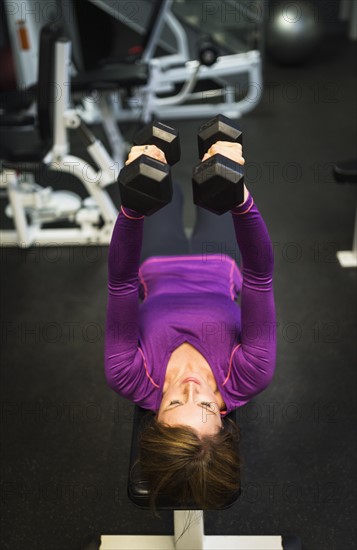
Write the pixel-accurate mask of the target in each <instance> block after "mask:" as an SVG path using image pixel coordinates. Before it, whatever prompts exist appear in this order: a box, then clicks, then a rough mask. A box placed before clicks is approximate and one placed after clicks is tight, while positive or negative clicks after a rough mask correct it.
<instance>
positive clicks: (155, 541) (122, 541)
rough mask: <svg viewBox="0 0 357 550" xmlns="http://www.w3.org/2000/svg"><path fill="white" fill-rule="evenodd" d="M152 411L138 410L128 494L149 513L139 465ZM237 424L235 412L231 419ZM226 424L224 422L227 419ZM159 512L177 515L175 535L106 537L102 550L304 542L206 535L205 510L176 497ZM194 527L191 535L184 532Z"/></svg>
mask: <svg viewBox="0 0 357 550" xmlns="http://www.w3.org/2000/svg"><path fill="white" fill-rule="evenodd" d="M148 413H149V411H147V410H145V409H142V408H141V407H138V406H137V405H136V406H135V409H134V418H133V431H132V439H131V450H130V461H129V475H128V485H127V494H128V497H129V499H130V500H131V501H132V502H133V503H134V504H135V505H136V506H137V507H139V508H141V509H142V510H149V509H150V506H149V499H150V490H149V487H148V483H147V481H146V480H145V477H144V476H143V474H142V471H141V469H140V464H139V463H138V462H137V459H138V456H139V440H140V433H141V431H142V430H143V428H144V427H145V423H146V422H147V419H148ZM228 417H229V418H231V419H232V420H234V421H236V415H235V411H233V412H231V413H230V414H229V415H227V418H228ZM223 422H224V419H223ZM239 496H240V490H239V491H238V492H237V493H236V494H235V495H231V496H230V497H229V499H227V503H226V505H225V506H224V507H223V508H220V509H221V510H222V509H223V510H225V509H227V508H230V507H231V506H232V505H233V504H234V503H235V502H236V501H237V499H238V498H239ZM156 507H157V510H159V511H160V510H162V511H168V510H172V511H173V513H174V534H173V535H118V536H117V535H102V536H101V546H100V550H119V549H120V550H233V549H234V550H282V549H284V550H301V545H300V541H299V540H298V539H297V538H296V537H294V536H284V537H282V536H280V535H279V536H275V535H270V536H243V535H234V536H226V535H210V536H206V535H205V534H204V522H203V518H204V516H203V514H204V512H203V510H199V509H197V506H195V504H194V503H192V502H187V503H184V504H180V503H178V502H176V501H175V497H174V495H159V497H158V499H157V503H156ZM187 523H190V525H189V528H188V529H187V531H185V532H184V533H183V535H182V536H181V534H182V532H183V531H184V529H185V528H186V526H187Z"/></svg>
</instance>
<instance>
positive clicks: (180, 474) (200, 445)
mask: <svg viewBox="0 0 357 550" xmlns="http://www.w3.org/2000/svg"><path fill="white" fill-rule="evenodd" d="M239 441H240V429H239V427H238V426H237V424H236V423H235V422H234V421H233V420H232V419H230V418H223V419H222V428H220V429H219V431H218V432H217V433H215V434H213V435H199V434H198V432H197V431H196V430H195V429H193V428H191V427H190V426H186V425H180V426H169V425H167V424H164V423H161V422H158V420H157V417H156V416H152V417H151V418H149V421H148V423H147V424H146V425H145V427H144V429H143V431H142V433H141V439H140V445H139V462H140V466H141V470H142V472H143V474H144V475H145V477H146V479H147V481H148V484H149V489H150V508H151V510H152V511H153V512H154V513H155V503H156V499H157V497H158V495H159V494H165V495H175V500H177V501H178V502H179V503H187V502H192V503H195V504H196V505H197V507H198V508H199V509H201V510H204V509H215V508H221V507H223V506H224V505H225V504H227V501H228V499H229V497H230V495H233V494H235V493H237V492H238V491H239V488H240V468H241V459H240V456H239Z"/></svg>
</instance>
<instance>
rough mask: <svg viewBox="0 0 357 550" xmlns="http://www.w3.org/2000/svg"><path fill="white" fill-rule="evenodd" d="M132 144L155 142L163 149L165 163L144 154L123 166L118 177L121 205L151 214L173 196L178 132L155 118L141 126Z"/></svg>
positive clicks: (178, 158)
mask: <svg viewBox="0 0 357 550" xmlns="http://www.w3.org/2000/svg"><path fill="white" fill-rule="evenodd" d="M134 145H156V146H157V147H158V148H159V149H161V150H162V151H163V152H164V154H165V157H166V160H167V163H168V164H166V163H165V162H161V161H159V160H156V159H154V158H152V157H149V156H148V155H145V154H143V155H140V156H139V157H138V158H136V159H135V160H134V161H133V162H131V163H130V164H128V165H127V166H124V168H123V169H122V170H121V171H120V174H119V177H118V183H119V191H120V198H121V203H122V205H123V206H126V207H127V208H131V209H132V210H135V211H136V212H139V213H140V214H144V215H145V216H151V215H152V214H154V212H157V211H158V210H160V208H163V207H164V206H166V205H167V204H169V202H171V200H172V193H173V191H172V181H171V171H170V166H172V165H173V164H175V163H176V162H178V161H179V160H180V155H181V150H180V139H179V133H178V131H177V130H175V129H174V128H170V126H166V124H162V122H158V121H154V122H151V123H150V124H148V125H147V126H145V127H144V128H143V129H142V130H140V132H139V133H138V134H137V135H136V136H135V138H134Z"/></svg>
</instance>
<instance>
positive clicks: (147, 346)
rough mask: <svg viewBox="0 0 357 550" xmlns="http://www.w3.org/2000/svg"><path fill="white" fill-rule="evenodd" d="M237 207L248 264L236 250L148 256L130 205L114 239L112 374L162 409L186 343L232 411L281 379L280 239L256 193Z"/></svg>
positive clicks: (143, 401)
mask: <svg viewBox="0 0 357 550" xmlns="http://www.w3.org/2000/svg"><path fill="white" fill-rule="evenodd" d="M231 215H232V218H233V223H234V229H235V234H236V239H237V244H238V247H239V250H240V253H241V258H242V266H241V271H240V269H239V268H238V266H237V264H236V262H235V261H234V260H233V259H232V258H231V257H229V256H228V255H226V254H205V253H202V254H195V255H190V256H151V257H150V258H148V259H146V260H145V261H144V262H143V263H142V264H141V265H140V254H141V247H142V239H143V231H144V226H145V221H144V216H142V215H140V214H139V213H137V212H135V211H134V210H130V209H128V208H123V207H122V208H121V210H120V213H119V215H118V218H117V221H116V224H115V227H114V230H113V235H112V239H111V243H110V247H109V258H108V291H109V294H108V304H107V322H106V338H105V375H106V379H107V381H108V384H109V385H110V387H111V388H112V389H113V390H115V391H116V392H117V393H118V394H120V395H121V396H123V397H125V398H127V399H129V400H130V401H132V402H133V403H136V404H137V405H139V406H141V407H143V408H145V409H149V410H152V411H158V409H159V407H160V403H161V400H162V390H163V385H164V380H165V373H166V368H167V364H168V361H169V359H170V355H171V354H172V352H173V351H174V350H175V349H176V348H177V347H178V346H180V345H181V344H182V343H184V342H188V343H189V344H191V345H192V346H194V347H195V348H196V349H197V350H198V351H199V352H200V353H201V354H202V355H203V357H204V358H205V359H206V361H207V362H208V364H209V365H210V367H211V369H212V372H213V374H214V377H215V379H216V382H217V386H218V389H219V391H220V393H221V395H222V397H223V399H224V402H225V404H226V409H225V410H224V411H221V415H222V416H225V415H226V414H228V413H229V412H231V411H232V410H234V409H236V408H237V407H240V406H242V405H244V404H245V403H247V402H248V401H250V400H251V399H252V398H253V397H254V396H256V395H257V394H258V393H260V392H261V391H263V390H264V389H265V388H266V387H267V385H268V384H269V383H270V382H271V380H272V377H273V373H274V369H275V361H276V337H275V333H276V322H275V306H274V295H273V280H272V275H273V264H274V257H273V250H272V245H271V241H270V238H269V234H268V231H267V228H266V225H265V223H264V221H263V219H262V217H261V215H260V213H259V210H258V208H257V206H256V205H255V203H254V200H253V198H252V196H251V195H250V194H248V198H247V199H246V201H245V202H244V203H243V204H242V205H240V206H237V207H235V208H234V209H232V210H231ZM239 293H240V295H241V300H240V302H241V303H240V306H239V305H238V303H237V298H238V295H239Z"/></svg>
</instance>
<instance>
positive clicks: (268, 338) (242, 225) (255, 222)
mask: <svg viewBox="0 0 357 550" xmlns="http://www.w3.org/2000/svg"><path fill="white" fill-rule="evenodd" d="M231 213H232V218H233V223H234V229H235V233H236V239H237V244H238V246H239V249H240V252H241V256H242V267H241V270H242V275H243V285H242V291H241V336H240V344H241V345H239V346H238V347H237V348H236V350H235V353H234V355H233V358H232V364H231V373H230V377H231V384H232V386H233V387H234V389H235V391H236V392H237V394H236V397H237V399H239V400H244V398H246V397H248V396H249V398H251V397H253V396H254V395H256V394H258V393H260V392H261V391H263V390H264V389H265V388H266V387H267V386H268V385H269V383H270V382H271V380H272V377H273V374H274V370H275V362H276V317H275V303H274V293H273V269H274V255H273V247H272V244H271V240H270V237H269V233H268V230H267V227H266V225H265V223H264V220H263V218H262V216H261V214H260V212H259V210H258V208H257V206H256V205H255V204H254V200H253V198H252V196H251V195H250V194H249V192H248V195H247V198H246V200H245V201H244V203H243V204H241V205H239V206H237V207H235V208H234V209H232V210H231ZM246 400H247V399H246Z"/></svg>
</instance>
